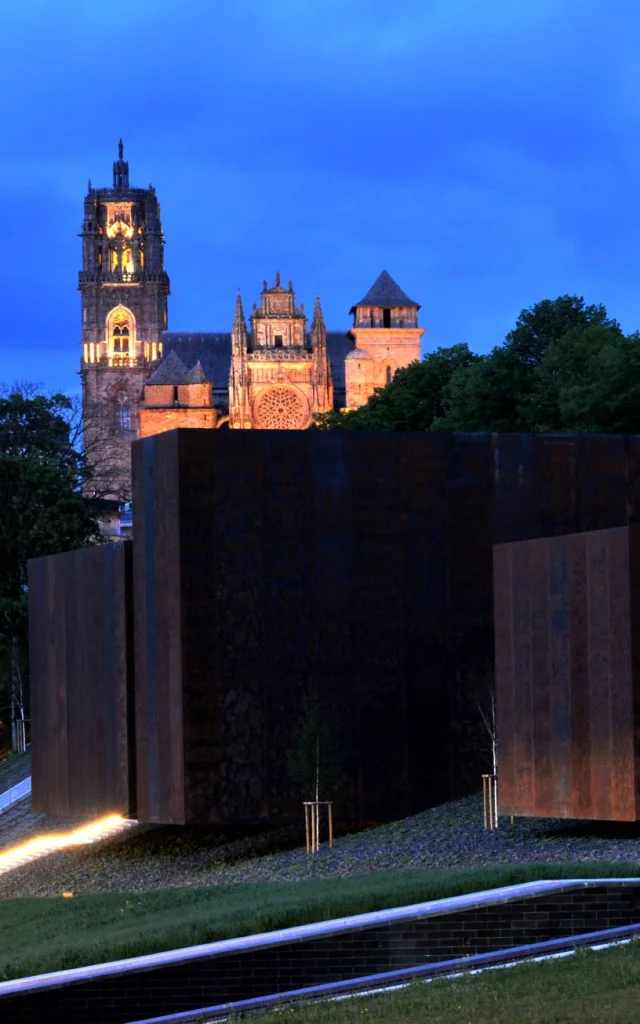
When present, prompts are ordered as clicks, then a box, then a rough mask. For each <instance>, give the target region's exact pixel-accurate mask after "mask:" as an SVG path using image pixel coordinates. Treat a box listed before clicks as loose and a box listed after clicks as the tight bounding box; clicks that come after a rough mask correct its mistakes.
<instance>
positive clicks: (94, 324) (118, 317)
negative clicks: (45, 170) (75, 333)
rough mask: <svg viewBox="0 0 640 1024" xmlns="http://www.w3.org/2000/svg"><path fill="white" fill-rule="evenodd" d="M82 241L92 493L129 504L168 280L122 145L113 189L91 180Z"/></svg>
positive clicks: (148, 195) (142, 191) (149, 205)
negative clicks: (144, 393)
mask: <svg viewBox="0 0 640 1024" xmlns="http://www.w3.org/2000/svg"><path fill="white" fill-rule="evenodd" d="M80 237H81V238H82V270H81V271H80V274H79V280H78V289H79V291H80V296H81V309H82V357H81V359H82V362H81V376H82V399H83V418H84V440H85V451H86V454H87V456H88V458H89V461H90V462H91V463H92V464H93V466H94V480H93V482H92V485H91V487H92V492H94V493H96V494H97V495H98V496H100V497H103V498H107V499H115V500H118V501H127V500H129V499H130V496H131V451H130V448H131V441H132V440H134V439H135V438H136V437H137V436H138V433H139V421H138V406H139V402H140V398H141V394H142V388H143V385H144V382H145V380H146V379H147V377H148V376H149V374H150V372H151V369H152V368H153V366H154V364H155V363H156V362H157V360H158V359H160V358H161V356H162V332H163V331H164V330H165V329H166V327H167V297H168V295H169V278H168V276H167V274H166V273H165V270H164V236H163V234H162V225H161V222H160V206H159V204H158V199H157V197H156V193H155V189H154V188H153V186H152V185H149V187H148V188H133V187H132V186H131V185H130V184H129V164H128V163H127V161H126V160H125V159H124V147H123V144H122V140H120V143H119V146H118V159H117V160H116V161H115V162H114V164H113V185H112V186H111V188H93V187H92V185H91V181H89V189H88V192H87V195H86V197H85V200H84V222H83V224H82V231H81V234H80Z"/></svg>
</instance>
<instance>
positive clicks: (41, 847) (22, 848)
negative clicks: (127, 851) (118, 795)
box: [0, 814, 137, 875]
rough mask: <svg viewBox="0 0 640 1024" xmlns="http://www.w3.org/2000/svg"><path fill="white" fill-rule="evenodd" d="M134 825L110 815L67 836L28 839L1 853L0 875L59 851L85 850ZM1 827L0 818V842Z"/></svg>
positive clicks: (55, 835) (134, 823) (57, 835)
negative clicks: (70, 848) (71, 848)
mask: <svg viewBox="0 0 640 1024" xmlns="http://www.w3.org/2000/svg"><path fill="white" fill-rule="evenodd" d="M136 824H137V822H135V821H131V820H130V819H128V818H123V817H122V816H121V815H119V814H109V815H107V816H106V817H102V818H97V819H96V820H95V821H91V822H89V823H88V824H85V825H82V826H81V827H80V828H75V829H73V830H72V831H70V832H48V833H43V834H42V835H35V836H31V837H30V838H29V839H26V840H25V841H24V842H22V843H18V844H17V845H15V846H10V847H9V848H8V849H6V850H1V851H0V875H4V874H6V872H7V871H13V869H14V868H19V867H22V865H23V864H29V863H30V862H31V861H34V860H38V859H39V858H41V857H46V856H47V855H48V854H50V853H56V852H57V851H58V850H65V849H68V848H69V847H73V846H85V845H87V844H89V843H97V842H99V841H100V840H101V839H108V838H109V837H110V836H115V835H117V834H118V833H119V832H124V831H125V830H126V829H128V828H131V827H132V826H133V825H136ZM1 826H2V819H1V818H0V838H1V835H2V831H1Z"/></svg>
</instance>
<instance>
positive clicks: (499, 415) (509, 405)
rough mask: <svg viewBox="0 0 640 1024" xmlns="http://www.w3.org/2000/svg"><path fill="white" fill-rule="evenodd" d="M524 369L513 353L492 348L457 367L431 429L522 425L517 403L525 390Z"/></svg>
mask: <svg viewBox="0 0 640 1024" xmlns="http://www.w3.org/2000/svg"><path fill="white" fill-rule="evenodd" d="M526 375H527V371H526V370H525V369H524V368H523V367H522V365H521V364H520V362H519V360H518V358H517V356H516V355H515V353H513V352H510V351H508V350H506V349H504V348H494V350H493V351H492V352H491V353H490V354H489V355H487V356H481V357H479V358H477V359H476V361H475V362H474V363H473V364H472V365H471V366H468V367H464V368H461V369H458V370H457V371H456V372H455V373H454V374H453V375H452V377H451V380H450V382H449V384H448V387H447V408H446V411H445V412H444V415H442V416H440V417H439V418H438V419H437V420H436V421H435V422H434V424H433V427H432V429H433V430H469V431H472V430H475V431H480V430H502V431H515V430H520V429H522V428H521V416H520V403H521V401H522V397H523V395H524V394H526V393H527V391H526V384H525V379H526Z"/></svg>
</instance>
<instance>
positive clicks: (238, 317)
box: [233, 288, 246, 330]
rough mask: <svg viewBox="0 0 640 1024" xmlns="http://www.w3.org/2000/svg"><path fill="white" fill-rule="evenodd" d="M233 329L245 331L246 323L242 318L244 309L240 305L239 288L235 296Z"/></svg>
mask: <svg viewBox="0 0 640 1024" xmlns="http://www.w3.org/2000/svg"><path fill="white" fill-rule="evenodd" d="M233 327H234V329H235V328H238V327H240V328H242V329H244V330H246V321H245V318H244V307H243V305H242V295H241V294H240V289H239V288H238V294H237V296H236V311H235V314H234V317H233Z"/></svg>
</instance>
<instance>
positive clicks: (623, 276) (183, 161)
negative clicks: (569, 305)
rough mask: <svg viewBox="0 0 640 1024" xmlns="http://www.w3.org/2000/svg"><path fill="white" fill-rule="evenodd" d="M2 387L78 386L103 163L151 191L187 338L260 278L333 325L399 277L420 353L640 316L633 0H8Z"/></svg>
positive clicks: (344, 322)
mask: <svg viewBox="0 0 640 1024" xmlns="http://www.w3.org/2000/svg"><path fill="white" fill-rule="evenodd" d="M2 15H3V17H2V25H3V33H4V47H3V59H2V62H1V63H0V83H1V88H2V119H1V124H2V149H1V155H0V162H1V167H0V189H1V191H2V197H1V209H2V219H3V224H4V237H5V243H4V245H3V247H2V255H1V256H0V260H1V263H2V278H1V280H2V289H3V292H4V302H3V306H4V315H3V321H2V322H3V334H2V369H1V370H0V380H3V381H5V382H7V383H12V382H13V381H16V380H29V381H38V382H41V383H42V385H43V386H44V387H45V388H46V389H47V390H50V389H60V390H64V391H69V392H70V391H74V390H77V388H78V385H79V380H78V377H77V370H78V367H79V357H80V346H79V338H80V303H79V295H78V293H77V291H76V285H77V274H78V271H79V269H80V254H81V247H80V239H79V238H78V237H77V234H78V231H79V230H80V225H81V221H82V213H83V207H82V203H83V198H84V195H85V192H86V189H87V179H88V178H91V180H92V183H93V185H94V186H96V187H99V186H101V185H109V184H111V180H112V162H113V160H114V159H115V157H116V154H117V143H118V139H119V137H120V136H122V138H123V139H124V144H125V157H126V158H127V159H128V160H129V166H130V180H131V183H132V184H133V185H139V186H143V187H146V186H147V185H148V184H149V183H150V182H151V183H153V184H154V185H155V187H156V189H157V193H158V197H159V200H160V203H161V206H162V218H163V226H164V231H165V235H166V239H167V245H166V268H167V271H168V273H169V276H170V279H171V291H172V294H171V297H170V299H169V328H170V330H174V331H188V330H192V331H228V330H230V327H231V321H232V318H233V309H234V302H235V296H236V292H237V289H238V288H240V289H241V290H242V295H243V298H244V300H245V309H250V307H251V303H252V302H253V301H254V300H255V301H257V300H258V298H259V292H260V289H261V286H262V280H263V278H265V277H266V278H268V280H269V282H270V283H272V282H273V277H274V274H275V271H276V270H280V272H281V274H282V278H283V281H284V282H285V283H286V282H287V281H288V280H289V279H292V280H293V284H294V288H295V290H296V294H297V298H298V300H299V301H303V302H304V303H305V306H306V308H307V309H308V310H309V309H312V308H313V300H314V297H315V294H316V292H319V293H320V295H321V298H322V302H323V306H324V311H325V319H326V322H327V326H328V328H329V329H331V330H341V329H344V330H347V329H348V327H349V324H350V317H349V315H348V311H349V308H350V306H351V305H352V304H353V303H354V302H356V301H357V300H358V299H360V298H361V297H362V296H363V295H364V293H365V292H366V291H367V290H368V288H369V287H370V285H371V284H372V282H373V281H374V279H375V278H376V277H377V275H378V274H379V272H380V271H381V270H382V269H386V270H388V271H389V273H390V274H391V275H392V276H393V277H394V278H395V279H396V280H397V281H398V283H399V284H400V286H401V287H402V288H403V289H404V290H405V291H406V292H407V293H408V294H409V295H410V296H411V298H413V299H415V300H416V301H417V302H420V303H421V304H422V310H421V312H420V317H421V321H420V322H421V325H422V326H424V327H426V328H427V330H428V333H427V334H426V335H425V337H424V344H425V350H430V349H433V348H436V347H438V346H441V345H453V344H455V343H457V342H460V341H466V342H467V343H468V344H469V345H470V347H471V348H472V349H474V350H475V351H477V352H486V351H488V350H489V349H490V348H492V347H493V345H495V344H499V343H500V342H501V341H502V340H503V339H504V335H505V333H506V332H507V331H508V330H509V329H510V328H511V327H512V326H513V324H514V322H515V320H516V317H517V315H518V313H519V311H520V310H521V309H522V308H523V307H526V306H530V305H532V304H533V303H535V302H537V301H539V300H541V299H544V298H555V297H556V296H557V295H560V294H564V293H566V292H570V293H578V294H580V295H584V297H585V299H587V300H588V301H590V302H603V303H605V305H606V306H607V308H608V310H609V313H610V314H611V315H613V316H615V317H617V319H619V320H620V322H621V324H622V327H623V329H625V330H626V331H634V330H636V329H637V328H640V288H639V284H640V237H639V227H640V217H639V213H638V201H637V197H638V192H639V186H640V145H639V141H638V140H639V131H638V130H639V127H640V104H639V102H638V96H639V95H640V33H639V29H640V6H639V5H638V3H637V0H535V2H534V0H395V2H393V3H389V2H388V0H227V2H223V0H128V2H126V3H125V2H122V0H59V2H57V3H52V2H51V0H3V2H2Z"/></svg>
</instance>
